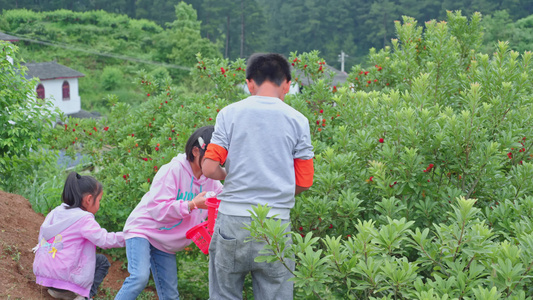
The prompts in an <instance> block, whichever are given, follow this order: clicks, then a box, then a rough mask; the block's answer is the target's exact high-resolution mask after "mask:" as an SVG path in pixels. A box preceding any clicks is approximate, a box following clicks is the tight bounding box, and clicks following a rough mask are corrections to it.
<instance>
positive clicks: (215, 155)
mask: <svg viewBox="0 0 533 300" xmlns="http://www.w3.org/2000/svg"><path fill="white" fill-rule="evenodd" d="M204 157H205V158H209V159H212V160H214V161H218V162H220V164H221V165H223V164H224V163H225V162H226V158H227V157H228V150H226V149H225V148H224V147H221V146H219V145H217V144H212V143H211V144H209V145H207V151H206V152H205V156H204Z"/></svg>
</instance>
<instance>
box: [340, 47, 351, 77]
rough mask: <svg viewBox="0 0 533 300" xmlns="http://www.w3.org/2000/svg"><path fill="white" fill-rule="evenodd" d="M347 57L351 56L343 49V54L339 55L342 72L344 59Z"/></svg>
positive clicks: (342, 70)
mask: <svg viewBox="0 0 533 300" xmlns="http://www.w3.org/2000/svg"><path fill="white" fill-rule="evenodd" d="M346 57H349V56H348V55H347V54H346V53H344V51H342V50H341V54H340V55H339V61H340V62H341V72H344V59H345V58H346Z"/></svg>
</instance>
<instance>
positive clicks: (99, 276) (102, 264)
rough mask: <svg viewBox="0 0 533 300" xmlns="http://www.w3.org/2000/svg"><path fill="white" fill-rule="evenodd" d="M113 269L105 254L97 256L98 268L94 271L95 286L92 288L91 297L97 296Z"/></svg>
mask: <svg viewBox="0 0 533 300" xmlns="http://www.w3.org/2000/svg"><path fill="white" fill-rule="evenodd" d="M109 267H111V264H110V263H109V260H107V257H105V255H103V254H96V267H95V269H94V281H93V286H91V293H90V297H91V298H92V297H94V296H96V293H97V290H98V287H99V286H100V284H101V283H102V281H104V278H105V277H106V275H107V271H108V270H109Z"/></svg>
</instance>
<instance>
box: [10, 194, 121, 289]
mask: <svg viewBox="0 0 533 300" xmlns="http://www.w3.org/2000/svg"><path fill="white" fill-rule="evenodd" d="M43 221H44V216H43V215H42V214H38V213H36V212H35V211H34V210H33V209H32V208H31V205H30V203H29V201H28V200H26V199H25V198H24V197H22V196H19V195H14V194H9V193H6V192H3V191H0V299H54V298H52V297H50V296H49V295H48V292H47V289H46V288H45V287H42V286H40V285H38V284H36V283H35V276H34V275H33V269H32V265H33V258H34V254H33V252H32V248H33V247H34V246H35V245H37V239H38V235H39V228H40V226H41V224H42V222H43ZM107 258H108V259H109V261H110V262H111V268H110V269H109V273H108V275H107V277H106V278H105V279H104V282H103V283H102V285H101V286H100V290H99V293H98V295H97V297H95V298H97V299H112V297H113V295H114V294H115V293H116V292H117V291H118V290H119V289H120V287H121V286H122V282H123V281H124V279H125V278H126V277H127V276H128V271H127V270H125V269H123V268H122V262H121V261H113V260H112V259H111V257H110V256H107Z"/></svg>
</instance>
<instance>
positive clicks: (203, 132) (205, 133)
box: [185, 125, 215, 161]
mask: <svg viewBox="0 0 533 300" xmlns="http://www.w3.org/2000/svg"><path fill="white" fill-rule="evenodd" d="M214 131H215V127H214V126H213V125H209V126H204V127H200V128H198V129H196V131H195V132H194V133H193V134H191V136H190V137H189V139H188V140H187V144H185V154H187V160H189V161H194V155H192V150H193V149H194V147H198V148H199V149H200V158H202V157H204V154H205V150H207V145H209V143H211V136H213V132H214ZM200 142H203V144H202V145H200Z"/></svg>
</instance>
